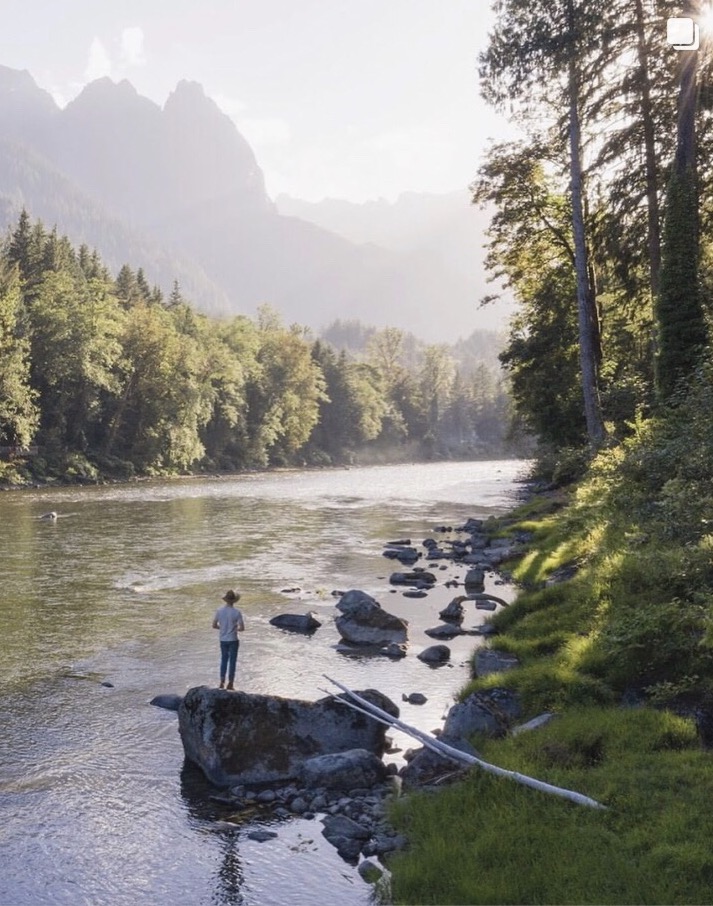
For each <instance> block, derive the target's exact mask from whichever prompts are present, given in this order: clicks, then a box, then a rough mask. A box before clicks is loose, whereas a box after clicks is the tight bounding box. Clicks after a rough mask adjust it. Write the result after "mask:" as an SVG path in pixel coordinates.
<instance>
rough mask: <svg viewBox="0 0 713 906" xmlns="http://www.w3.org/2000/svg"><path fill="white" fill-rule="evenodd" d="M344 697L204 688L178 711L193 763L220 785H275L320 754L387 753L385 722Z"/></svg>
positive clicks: (388, 704) (373, 697)
mask: <svg viewBox="0 0 713 906" xmlns="http://www.w3.org/2000/svg"><path fill="white" fill-rule="evenodd" d="M359 694H360V695H361V696H362V697H363V698H365V699H366V700H367V701H370V702H372V703H373V704H375V705H377V706H378V707H379V708H382V709H383V710H385V711H387V712H388V713H389V714H391V715H393V716H394V717H398V714H399V709H398V708H397V707H396V705H395V704H394V703H393V702H392V701H391V700H390V699H388V698H387V697H386V696H385V695H382V694H381V693H380V692H377V691H376V690H374V689H368V690H366V691H365V692H360V693H359ZM342 698H343V696H337V697H336V698H334V697H332V696H328V697H326V698H322V699H320V700H319V701H316V702H307V701H299V700H297V699H290V698H281V697H279V696H277V695H253V694H250V693H247V692H242V691H239V692H228V691H224V690H221V689H211V688H208V687H207V686H198V687H196V688H193V689H189V691H188V692H187V693H186V695H185V697H184V699H183V702H182V703H181V706H180V708H179V709H178V729H179V732H180V734H181V740H182V742H183V748H184V751H185V755H186V758H187V759H188V761H191V762H193V763H194V764H196V765H198V767H200V768H201V770H202V771H203V773H204V774H205V775H206V777H207V778H208V779H209V780H210V781H211V782H212V783H214V784H216V786H221V787H231V786H237V785H239V784H262V783H275V782H281V781H285V780H292V779H294V778H296V777H297V776H298V774H299V772H300V769H301V767H302V765H303V764H304V762H305V761H307V760H308V759H310V758H313V757H314V756H316V755H324V754H326V753H330V752H345V751H348V750H349V749H366V750H367V751H368V752H372V753H374V754H375V755H377V756H379V757H380V756H381V755H382V754H383V752H384V749H385V747H386V745H385V741H384V735H385V729H386V728H385V726H384V725H383V724H380V723H378V722H377V721H376V720H373V719H372V718H370V717H367V716H366V715H364V714H360V713H358V712H357V711H354V710H353V709H352V708H349V707H348V706H347V705H345V704H344V702H343V701H342Z"/></svg>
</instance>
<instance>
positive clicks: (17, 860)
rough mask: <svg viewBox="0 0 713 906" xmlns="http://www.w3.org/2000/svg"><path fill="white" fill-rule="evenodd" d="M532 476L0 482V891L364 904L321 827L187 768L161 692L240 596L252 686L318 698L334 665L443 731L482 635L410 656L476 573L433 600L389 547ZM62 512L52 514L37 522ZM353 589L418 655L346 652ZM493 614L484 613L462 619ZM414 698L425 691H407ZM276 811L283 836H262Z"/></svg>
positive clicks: (95, 900) (380, 472) (191, 672)
mask: <svg viewBox="0 0 713 906" xmlns="http://www.w3.org/2000/svg"><path fill="white" fill-rule="evenodd" d="M523 471H524V464H523V463H521V462H518V461H495V462H474V463H437V464H436V463H433V464H426V465H406V466H404V465H398V466H378V467H365V468H353V469H348V470H347V469H344V470H325V471H307V472H279V473H264V474H251V475H244V476H237V477H221V478H215V479H212V478H203V479H185V480H176V481H156V482H137V483H132V484H126V485H104V486H99V487H91V488H61V489H47V488H44V489H41V490H24V491H17V492H8V493H4V494H0V542H1V544H2V549H1V552H0V580H1V588H2V598H1V603H0V639H1V640H2V641H1V642H0V645H1V646H2V663H3V669H2V675H1V676H0V726H2V733H1V734H0V904H2V906H42V904H52V906H61V904H67V906H69V904H71V906H78V904H87V906H104V904H106V906H135V904H144V903H147V904H160V906H163V904H166V906H168V904H172V906H173V904H176V906H183V904H191V906H199V904H200V906H202V904H219V906H223V904H243V906H263V904H266V903H270V904H274V906H283V904H284V906H288V904H289V906H302V904H304V906H308V904H309V906H313V904H321V903H336V902H339V903H340V906H366V904H367V903H368V902H369V895H370V888H369V886H368V885H367V884H366V883H365V882H364V881H362V879H361V878H360V876H359V875H358V873H357V872H356V870H355V868H353V867H352V866H350V865H348V864H347V863H345V862H344V861H342V859H341V858H340V857H339V856H338V855H337V853H336V850H334V849H332V847H331V846H329V845H328V844H326V843H325V842H324V841H323V838H322V836H321V833H320V832H321V827H322V826H321V824H320V823H319V822H318V821H316V820H315V821H307V820H304V819H294V820H289V821H283V822H280V823H276V822H275V821H274V819H272V818H271V817H270V816H269V814H266V815H265V816H263V817H260V818H258V819H255V818H253V819H252V823H251V824H240V823H236V824H234V825H231V824H230V823H227V822H226V817H229V816H226V815H225V814H224V813H221V812H220V808H219V806H217V805H214V806H211V805H210V803H209V801H208V800H207V795H206V794H207V792H209V788H208V787H207V785H206V784H205V783H204V782H203V781H202V777H201V776H200V775H198V772H196V771H195V770H191V769H189V768H187V767H186V766H185V765H184V759H183V748H182V745H181V742H180V738H179V736H178V732H177V721H176V715H175V714H174V713H172V712H168V711H163V710H161V709H158V708H154V707H150V706H149V704H148V702H149V701H150V700H151V698H153V696H155V695H157V694H159V693H163V692H175V693H179V694H183V693H185V691H186V690H187V689H189V688H190V687H192V686H197V685H202V684H210V685H215V684H216V682H217V668H218V643H217V641H216V638H217V635H216V633H215V631H214V630H212V629H211V622H212V618H213V613H214V611H215V609H216V607H218V606H219V605H220V604H221V601H220V598H221V596H222V594H223V593H224V592H225V590H226V589H227V588H230V587H234V588H237V589H239V590H240V591H241V593H242V600H241V602H240V605H239V606H240V608H241V610H242V611H243V613H244V616H245V621H246V631H245V633H244V634H243V636H242V641H241V648H240V658H239V663H238V677H237V685H238V686H239V687H240V688H242V689H245V690H246V691H249V692H264V693H273V694H278V695H286V696H294V697H299V698H305V699H314V698H320V697H322V695H323V694H324V693H323V692H322V691H321V690H322V689H324V687H325V686H326V685H327V683H326V681H325V680H324V679H323V676H322V674H324V673H327V674H329V675H330V676H333V677H335V678H336V679H338V680H340V681H341V682H344V683H345V684H346V685H349V686H350V687H351V688H354V689H364V688H367V687H373V688H378V689H380V690H381V691H382V692H384V693H386V694H387V695H389V696H390V697H391V698H392V699H393V700H394V701H395V702H396V703H397V704H398V705H399V706H400V707H401V709H402V717H403V719H404V720H406V721H407V722H409V723H412V724H415V725H416V726H418V727H419V728H421V729H424V730H431V729H433V728H434V727H436V726H439V725H440V723H441V720H442V718H443V715H444V713H445V711H446V710H447V709H448V707H449V706H450V705H451V704H452V702H453V696H454V694H455V693H456V692H457V691H458V689H459V688H460V687H462V685H463V684H464V683H465V682H466V680H467V678H468V670H467V659H468V656H469V655H470V653H471V652H472V649H473V648H474V647H475V645H476V644H477V638H476V637H474V636H465V637H462V638H459V639H456V640H454V641H453V642H452V643H450V647H451V649H452V658H451V664H450V665H448V666H446V667H442V668H440V669H432V668H429V667H427V666H426V665H424V664H423V663H422V662H421V661H419V660H418V659H417V658H416V656H415V655H416V654H417V653H418V652H419V651H421V650H422V649H423V648H425V647H426V646H428V645H430V644H433V641H432V640H431V639H429V637H428V636H426V635H424V633H423V630H424V629H425V628H428V626H434V625H436V624H438V623H439V622H440V620H439V619H438V616H437V614H438V611H439V610H440V609H442V608H443V607H444V606H445V605H446V604H447V603H448V601H449V600H450V599H451V598H452V597H453V594H454V592H452V591H450V590H449V589H446V588H444V587H443V584H442V583H443V582H444V581H446V579H448V578H453V577H454V576H458V575H461V578H462V574H463V572H464V570H463V568H457V567H454V566H453V565H449V566H448V569H446V570H442V571H440V572H439V573H438V578H439V584H438V586H437V587H436V588H435V589H434V590H433V591H432V592H430V593H429V595H428V597H427V598H425V599H421V600H414V599H408V598H404V597H403V595H402V594H401V592H400V591H399V592H396V593H391V592H390V587H389V584H388V576H389V573H390V572H391V570H392V567H393V566H394V564H393V563H391V562H390V561H388V560H386V559H385V558H384V557H382V556H381V552H382V550H383V543H384V542H385V541H388V540H391V539H394V538H401V537H410V538H413V539H414V541H416V542H419V543H420V541H421V540H423V538H425V537H427V536H428V535H429V534H430V533H431V532H432V530H433V528H434V527H435V526H437V525H441V524H443V523H446V524H449V525H457V524H458V523H459V522H461V521H463V520H465V519H466V518H467V517H469V516H475V517H487V516H488V515H490V514H499V513H502V512H503V511H505V510H506V509H508V508H510V507H511V506H512V505H513V502H514V499H515V496H516V493H517V491H518V489H519V487H520V485H519V484H518V478H520V477H521V476H522V473H523ZM49 510H54V511H56V512H57V513H58V518H57V520H56V521H47V520H43V519H41V518H40V517H41V516H42V514H43V513H45V512H47V511H49ZM435 537H439V536H438V535H436V536H435ZM395 565H396V566H398V564H395ZM436 568H437V567H436ZM488 581H489V582H490V583H491V584H490V585H489V586H486V587H489V588H490V587H492V583H493V582H494V581H495V577H493V576H491V577H489V580H488ZM295 586H299V587H300V589H302V590H301V591H300V592H292V593H289V594H287V593H284V592H283V591H282V590H283V589H285V588H292V587H295ZM349 588H361V589H363V590H365V591H367V592H369V593H370V594H373V595H374V596H375V597H376V598H377V599H378V600H379V601H380V602H381V603H382V605H383V606H384V607H385V608H386V609H387V610H389V611H390V612H392V613H395V614H397V615H398V616H402V617H405V618H406V619H408V620H409V621H410V648H409V654H408V656H407V657H406V658H404V659H403V660H401V661H391V660H389V659H386V658H384V659H380V658H366V659H358V658H352V657H346V656H344V655H342V654H340V653H338V652H337V651H336V650H335V646H336V643H337V641H338V634H337V632H336V629H335V627H334V625H333V615H334V603H335V599H334V598H333V597H332V596H331V594H330V593H331V591H332V590H333V589H344V590H346V589H349ZM496 593H498V594H499V595H501V596H505V595H507V594H511V592H510V590H505V591H503V589H502V588H499V589H498V590H497V592H496ZM308 610H312V611H315V612H316V613H317V615H318V618H319V619H320V620H321V621H322V623H323V625H322V627H321V628H320V629H319V630H318V631H317V632H316V633H315V634H314V635H313V636H311V637H303V636H298V635H293V634H289V633H285V632H282V631H280V630H278V629H276V628H274V627H272V626H271V625H270V624H269V622H268V621H269V620H270V618H271V617H273V616H275V615H276V614H278V613H284V612H300V613H304V612H306V611H308ZM482 619H483V615H482V613H481V612H480V611H475V610H473V611H472V612H471V613H469V614H468V616H467V618H466V622H465V623H464V627H465V628H468V627H469V626H475V625H477V623H479V622H480V621H481V620H482ZM415 691H418V692H423V693H425V695H426V696H427V698H428V702H427V704H426V705H423V706H415V705H409V704H402V702H401V694H402V693H409V692H415ZM395 739H396V742H397V743H399V744H400V745H403V747H404V748H406V747H408V746H409V745H412V744H413V743H412V741H410V740H409V739H408V738H407V737H403V739H399V734H395ZM393 757H394V758H396V759H397V760H398V758H399V756H398V755H396V756H393ZM268 824H269V825H270V826H271V828H272V829H275V830H277V831H278V836H277V838H275V839H273V840H269V841H267V842H264V843H258V842H255V841H252V840H249V839H247V836H246V833H247V831H248V830H250V829H253V828H255V827H256V826H262V825H268Z"/></svg>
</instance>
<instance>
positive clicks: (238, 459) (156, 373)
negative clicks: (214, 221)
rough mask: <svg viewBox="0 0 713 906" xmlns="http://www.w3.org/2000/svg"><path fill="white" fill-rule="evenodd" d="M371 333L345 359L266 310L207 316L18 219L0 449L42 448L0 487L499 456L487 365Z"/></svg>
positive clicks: (2, 355) (2, 278) (500, 395)
mask: <svg viewBox="0 0 713 906" xmlns="http://www.w3.org/2000/svg"><path fill="white" fill-rule="evenodd" d="M348 327H349V325H348V324H346V325H345V329H347V328H348ZM362 337H369V338H370V340H369V342H370V344H371V345H370V346H369V353H368V355H366V354H365V355H362V356H361V357H358V356H352V355H349V354H348V353H347V352H346V351H342V352H341V353H340V354H339V355H337V354H336V353H335V351H334V350H333V349H332V348H331V346H329V345H328V344H326V343H324V342H321V343H314V342H313V340H312V338H311V336H310V335H309V332H308V331H307V330H305V329H304V328H302V327H300V326H299V325H292V326H290V327H286V326H285V325H283V324H282V322H281V320H280V317H279V315H278V314H277V313H276V312H275V311H273V310H272V309H270V308H269V307H263V308H262V309H261V310H260V312H259V314H258V317H257V318H256V319H255V320H254V321H253V320H251V319H249V318H246V317H236V318H232V319H230V320H222V321H221V320H216V319H211V318H208V317H206V316H204V315H200V314H198V313H197V312H196V311H194V310H193V308H192V307H191V305H190V304H189V303H188V301H187V300H186V299H185V298H184V296H183V293H182V291H181V288H180V286H179V285H178V283H177V282H175V281H174V285H173V288H172V290H171V292H170V294H169V295H168V297H167V298H164V295H163V293H162V291H161V290H160V289H159V288H158V287H151V286H149V285H148V283H147V281H146V278H145V276H144V274H143V271H142V270H141V268H139V269H138V270H136V271H134V270H133V269H132V268H131V267H130V266H129V265H124V266H123V267H122V268H121V269H120V271H119V273H118V274H117V277H116V279H115V280H114V279H112V277H111V275H110V274H109V272H108V270H107V269H106V268H105V267H104V265H103V264H102V262H101V259H100V258H99V256H98V255H97V254H96V252H90V250H89V249H88V248H87V247H86V246H82V247H81V248H80V249H79V251H78V252H76V251H75V250H74V248H73V247H72V245H71V244H70V243H69V241H68V240H67V239H66V238H65V237H61V236H59V235H58V234H57V231H56V230H52V231H51V232H47V231H46V230H45V228H44V226H43V225H42V223H39V222H38V223H35V224H33V223H32V222H31V220H30V218H29V216H28V214H27V213H26V212H23V213H22V215H21V217H20V219H19V222H18V224H17V227H16V228H15V230H14V231H13V232H12V233H11V234H10V235H9V236H8V238H7V240H6V242H5V245H4V247H3V248H2V249H0V446H3V447H5V446H7V447H16V446H18V447H26V446H30V445H32V446H37V447H38V448H39V455H37V456H34V457H32V458H28V459H26V460H21V461H19V464H18V465H17V466H15V467H12V468H10V465H9V464H8V465H3V470H2V473H3V476H4V480H6V481H7V482H11V481H21V480H23V478H24V479H25V480H27V479H28V478H29V477H30V476H31V474H32V473H33V472H34V475H35V477H36V478H42V479H49V478H52V477H56V476H60V477H64V478H66V479H67V480H70V481H96V480H98V479H99V478H100V477H101V476H102V475H105V474H109V475H113V476H117V477H120V478H125V477H130V476H132V475H159V474H170V473H176V472H187V471H191V470H195V469H207V468H221V469H235V468H246V467H253V468H254V467H264V466H270V465H289V464H305V463H313V464H326V463H331V462H342V461H354V459H355V458H356V457H358V456H359V455H363V452H364V451H365V450H366V451H369V450H370V449H371V448H379V449H381V450H383V453H384V455H385V456H389V455H396V456H398V455H399V450H400V449H403V450H404V451H408V455H409V456H410V457H413V456H414V455H419V454H420V455H422V456H423V455H428V456H446V455H472V454H473V453H481V452H490V453H497V452H500V451H501V450H502V449H503V445H504V440H503V438H504V427H503V426H504V423H505V420H506V412H507V406H508V399H507V395H506V394H505V392H504V390H503V388H502V386H501V384H500V383H499V382H498V381H497V379H496V378H495V377H494V376H492V375H491V373H490V371H489V370H488V369H486V368H485V366H483V367H482V368H481V369H478V368H476V370H475V372H471V373H470V374H469V375H468V376H464V377H462V376H457V375H456V368H455V363H454V359H453V357H452V355H451V353H450V351H449V350H448V349H447V348H446V347H438V346H424V345H423V344H420V346H418V347H417V346H416V345H415V338H413V337H410V336H407V335H405V334H403V333H402V332H401V331H399V330H396V329H394V328H390V329H387V330H384V331H376V330H375V329H371V328H370V329H367V328H364V329H363V331H362ZM486 432H487V433H486ZM367 455H368V454H367Z"/></svg>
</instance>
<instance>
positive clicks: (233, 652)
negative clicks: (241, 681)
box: [228, 642, 238, 689]
mask: <svg viewBox="0 0 713 906" xmlns="http://www.w3.org/2000/svg"><path fill="white" fill-rule="evenodd" d="M228 644H229V645H230V655H229V660H228V689H233V688H234V686H233V680H234V679H235V665H236V664H237V662H238V643H237V642H228Z"/></svg>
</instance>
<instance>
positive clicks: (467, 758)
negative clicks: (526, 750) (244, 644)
mask: <svg viewBox="0 0 713 906" xmlns="http://www.w3.org/2000/svg"><path fill="white" fill-rule="evenodd" d="M322 675H323V676H324V678H325V679H326V680H328V681H329V682H330V683H332V684H333V685H334V686H337V688H339V689H341V690H342V692H344V693H346V695H347V696H349V698H350V699H352V701H347V700H346V699H343V698H342V699H340V701H342V702H343V703H344V704H345V705H347V706H348V707H350V708H353V709H354V710H356V711H360V712H361V713H362V714H367V715H368V716H369V717H373V718H374V719H375V720H378V721H379V722H380V723H383V724H386V725H387V726H390V727H395V728H396V729H399V730H402V731H403V732H404V733H407V734H408V735H409V736H413V737H414V739H418V740H419V741H420V742H422V743H423V744H424V745H425V746H426V747H427V748H429V749H432V750H433V751H434V752H438V753H439V754H440V755H442V756H444V757H445V758H448V759H450V760H451V761H455V762H456V763H458V764H465V765H469V766H475V767H479V768H481V769H482V770H484V771H486V772H487V773H489V774H495V775H496V776H497V777H507V778H508V779H510V780H514V781H515V783H520V784H522V785H523V786H528V787H531V788H532V789H534V790H539V791H540V792H542V793H550V794H551V795H553V796H559V797H561V798H563V799H569V800H570V801H571V802H576V803H577V804H578V805H586V806H589V807H590V808H597V809H603V808H606V806H605V805H602V803H601V802H597V801H596V799H590V797H589V796H584V795H583V794H582V793H577V792H575V791H574V790H567V789H564V788H563V787H559V786H553V784H551V783H545V782H544V781H543V780H536V779H535V778H534V777H528V776H527V774H520V773H518V772H517V771H508V770H506V769H505V768H500V767H498V766H497V765H495V764H490V763H489V762H487V761H483V759H482V758H478V757H476V756H475V755H469V754H468V753H467V752H461V751H460V749H455V748H454V747H453V746H449V745H447V744H446V743H444V742H441V741H440V740H439V739H436V738H435V737H433V736H431V735H430V734H428V733H424V732H423V731H421V730H418V729H416V727H412V726H409V724H406V723H404V722H403V721H401V720H398V718H395V717H392V715H391V714H389V713H388V712H387V711H384V710H383V709H381V708H379V707H377V706H376V705H373V704H372V703H371V702H368V701H367V700H366V699H364V698H362V697H361V696H360V695H358V694H357V693H356V692H353V691H352V690H351V689H349V688H348V687H347V686H344V685H342V683H339V682H337V680H334V679H332V678H331V677H329V676H327V675H326V674H322ZM354 702H356V703H357V704H354Z"/></svg>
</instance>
